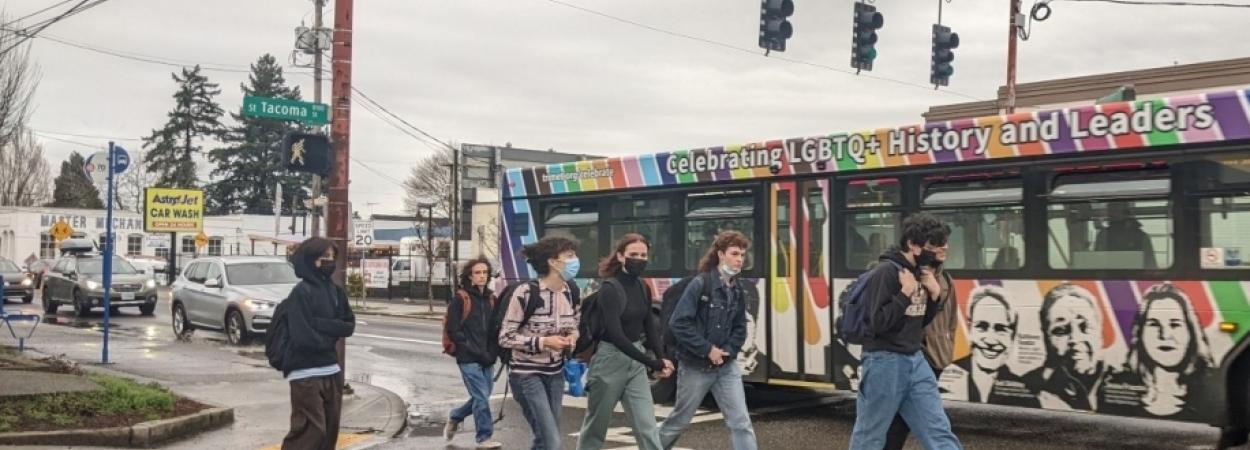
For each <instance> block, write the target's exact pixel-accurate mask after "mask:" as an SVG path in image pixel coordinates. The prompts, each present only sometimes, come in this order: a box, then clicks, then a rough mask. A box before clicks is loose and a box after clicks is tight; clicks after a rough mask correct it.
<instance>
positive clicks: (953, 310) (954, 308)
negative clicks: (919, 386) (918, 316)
mask: <svg viewBox="0 0 1250 450" xmlns="http://www.w3.org/2000/svg"><path fill="white" fill-rule="evenodd" d="M942 230H943V233H944V235H945V236H950V232H951V231H950V226H948V225H943V226H942ZM948 245H949V242H942V243H941V244H934V243H933V242H930V243H929V244H926V245H925V250H927V251H930V252H933V256H932V258H928V257H927V256H926V255H927V253H922V254H921V257H920V258H917V259H916V265H917V266H919V267H920V274H921V275H920V277H921V279H926V278H928V277H930V276H933V277H935V278H937V281H938V290H939V291H940V292H941V294H938V300H937V307H938V308H939V312H938V313H937V315H936V316H934V318H933V321H932V322H929V324H928V325H927V326H925V327H924V344H923V346H922V347H921V351H922V352H924V359H925V361H926V362H928V363H929V368H930V369H933V378H934V379H940V378H942V369H945V368H946V366H949V365H951V362H953V361H954V359H955V355H954V352H955V329H956V328H957V327H958V326H959V314H958V309H959V307H958V305H956V304H955V280H954V279H953V278H951V274H950V272H947V271H945V270H942V264H944V263H945V262H946V250H947V247H948ZM925 289H926V290H928V289H929V288H928V287H925ZM910 431H911V429H910V428H908V427H907V421H906V420H903V416H902V415H900V414H895V415H894V422H893V423H891V424H890V430H889V431H888V432H887V433H886V438H885V448H884V449H883V450H901V449H902V448H903V444H905V443H906V442H907V434H908V433H909V432H910Z"/></svg>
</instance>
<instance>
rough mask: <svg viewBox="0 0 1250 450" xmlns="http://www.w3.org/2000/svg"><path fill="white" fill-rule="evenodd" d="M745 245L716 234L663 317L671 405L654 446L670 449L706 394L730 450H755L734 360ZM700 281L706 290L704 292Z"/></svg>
mask: <svg viewBox="0 0 1250 450" xmlns="http://www.w3.org/2000/svg"><path fill="white" fill-rule="evenodd" d="M750 247H751V241H750V240H748V239H747V237H746V236H745V235H743V234H742V233H739V232H737V231H724V232H721V233H720V234H719V235H718V236H717V237H716V240H715V241H714V242H713V243H712V247H711V248H709V249H708V251H707V254H705V255H704V256H703V259H702V260H701V261H700V262H699V271H700V272H701V273H700V275H699V276H696V277H695V278H693V279H691V280H690V282H689V283H688V284H687V285H686V290H685V292H684V293H682V296H681V300H680V301H679V302H678V303H677V307H676V308H675V309H674V311H673V316H672V318H670V319H669V323H668V326H669V329H670V331H671V332H672V334H673V336H674V338H675V339H676V341H677V361H678V364H677V402H676V403H675V404H674V406H673V412H672V413H671V414H669V416H668V417H667V418H666V419H664V424H663V425H661V426H660V443H661V444H662V445H663V446H664V448H665V449H671V448H673V445H674V444H675V443H677V438H679V437H681V433H682V432H683V431H685V429H686V427H687V426H688V425H690V419H691V418H693V417H694V413H695V411H696V410H697V409H698V408H699V404H700V403H702V402H703V398H704V397H706V396H707V394H708V392H709V391H710V392H711V393H712V395H713V396H714V397H715V398H716V404H717V406H719V407H720V411H721V414H722V415H724V417H725V423H726V424H727V425H728V426H729V430H730V432H731V439H730V440H731V442H733V448H734V450H755V449H756V442H755V429H754V428H753V427H752V426H751V416H750V414H748V412H747V400H746V392H745V391H744V390H743V387H742V371H741V369H740V368H739V367H738V364H737V362H736V359H737V357H738V353H739V352H741V351H742V346H743V345H744V344H745V343H746V336H747V317H746V309H747V305H746V296H745V294H744V291H745V290H746V289H753V288H752V287H750V286H749V285H746V284H745V283H743V282H742V281H741V280H740V279H739V278H738V274H739V273H741V272H742V267H743V265H744V263H745V261H746V254H747V249H749V248H750ZM705 283H710V286H707V287H708V288H710V289H705V288H704V287H705Z"/></svg>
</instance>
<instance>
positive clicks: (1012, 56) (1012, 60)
mask: <svg viewBox="0 0 1250 450" xmlns="http://www.w3.org/2000/svg"><path fill="white" fill-rule="evenodd" d="M1007 1H1009V2H1011V20H1010V21H1009V22H1010V26H1009V27H1007V28H1008V33H1007V104H1006V108H1005V109H1006V110H1007V114H1011V113H1014V112H1016V40H1017V39H1018V38H1019V36H1020V32H1019V26H1020V25H1021V24H1019V23H1016V22H1017V20H1018V19H1019V16H1020V0H1007Z"/></svg>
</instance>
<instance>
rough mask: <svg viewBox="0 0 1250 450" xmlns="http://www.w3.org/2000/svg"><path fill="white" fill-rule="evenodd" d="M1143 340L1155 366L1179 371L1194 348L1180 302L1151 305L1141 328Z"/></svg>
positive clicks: (1156, 301)
mask: <svg viewBox="0 0 1250 450" xmlns="http://www.w3.org/2000/svg"><path fill="white" fill-rule="evenodd" d="M1141 339H1142V344H1143V348H1144V349H1145V351H1146V354H1147V355H1148V356H1149V357H1150V359H1152V360H1154V362H1155V363H1157V364H1159V366H1162V367H1163V368H1165V369H1172V370H1175V369H1177V368H1179V367H1180V366H1181V365H1182V364H1183V363H1184V362H1185V356H1186V355H1187V354H1188V353H1189V350H1190V347H1191V346H1192V344H1193V336H1191V330H1190V329H1189V324H1188V323H1187V322H1186V320H1185V311H1184V309H1183V307H1182V305H1181V304H1180V301H1178V300H1177V299H1175V298H1171V297H1168V298H1162V299H1159V300H1155V301H1153V302H1151V303H1150V309H1149V310H1148V311H1146V314H1145V322H1144V323H1143V324H1142V336H1141Z"/></svg>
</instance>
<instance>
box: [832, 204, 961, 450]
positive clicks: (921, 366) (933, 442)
mask: <svg viewBox="0 0 1250 450" xmlns="http://www.w3.org/2000/svg"><path fill="white" fill-rule="evenodd" d="M901 234H902V236H901V237H900V239H899V243H898V247H894V248H890V249H888V250H886V252H885V253H883V254H882V255H881V257H880V263H878V264H877V266H876V267H874V268H873V269H871V270H870V272H869V273H868V274H867V276H865V277H864V278H862V279H861V280H860V282H862V283H864V290H863V292H862V294H861V295H862V296H863V297H862V298H863V299H864V301H865V302H866V304H865V306H866V310H865V316H866V317H865V319H866V320H867V324H868V331H869V333H868V337H866V338H865V340H864V344H863V359H862V361H861V365H862V370H863V376H862V378H861V379H860V383H859V392H858V395H857V397H856V414H855V428H854V430H853V431H852V432H851V446H850V448H851V449H852V450H860V449H872V450H877V449H880V448H883V447H884V446H885V443H886V434H887V431H888V429H889V427H890V423H891V422H892V421H893V419H894V415H895V414H898V415H901V416H903V420H904V421H906V422H907V426H908V427H909V428H911V431H912V433H914V434H915V435H916V438H917V439H919V441H920V443H921V445H922V446H923V447H924V448H925V449H927V450H947V449H962V448H963V447H962V445H961V444H960V443H959V439H958V438H956V437H955V434H954V433H952V432H951V426H950V420H949V419H948V418H947V417H946V412H945V411H944V410H943V409H942V398H941V396H940V394H939V393H938V386H937V378H936V377H935V376H934V374H933V369H931V368H930V364H929V362H928V360H926V358H925V355H924V353H923V352H922V351H921V350H922V348H923V346H924V345H923V344H924V338H925V327H926V326H927V325H928V324H929V323H930V322H932V321H933V319H934V317H937V315H938V313H939V312H940V311H941V309H942V307H943V306H945V307H951V306H950V305H943V304H941V303H939V300H940V299H941V298H942V286H941V284H940V283H939V282H938V280H937V277H936V276H935V274H934V271H933V269H932V268H931V267H923V266H922V265H921V264H918V261H919V262H925V261H932V260H934V259H935V258H936V250H937V249H940V248H941V247H943V246H945V245H946V238H947V235H948V234H949V231H948V228H946V227H945V226H943V225H942V222H940V221H938V219H937V218H936V217H934V216H933V215H931V214H928V213H923V212H922V213H916V214H912V215H911V216H908V217H907V219H906V220H904V221H903V225H902V227H901Z"/></svg>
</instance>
